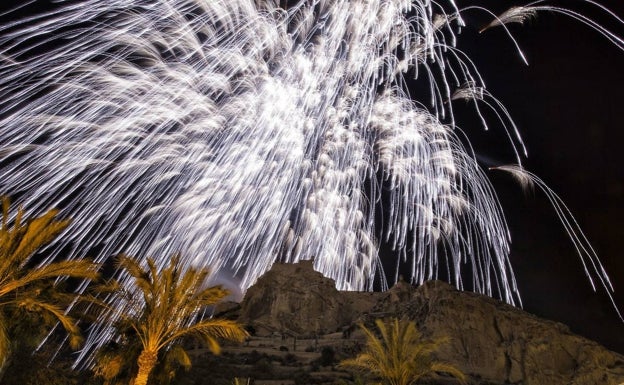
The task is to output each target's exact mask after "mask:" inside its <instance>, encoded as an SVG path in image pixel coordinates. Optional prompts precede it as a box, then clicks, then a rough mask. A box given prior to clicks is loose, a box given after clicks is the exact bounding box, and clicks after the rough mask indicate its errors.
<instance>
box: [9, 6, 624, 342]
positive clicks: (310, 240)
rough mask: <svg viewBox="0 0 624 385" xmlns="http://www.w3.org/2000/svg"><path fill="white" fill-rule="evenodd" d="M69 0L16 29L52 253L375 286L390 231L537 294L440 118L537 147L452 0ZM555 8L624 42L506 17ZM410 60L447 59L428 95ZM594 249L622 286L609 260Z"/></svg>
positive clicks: (22, 105)
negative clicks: (457, 115)
mask: <svg viewBox="0 0 624 385" xmlns="http://www.w3.org/2000/svg"><path fill="white" fill-rule="evenodd" d="M57 3H58V4H57V5H56V6H55V7H54V8H53V9H52V10H49V11H46V12H45V13H43V14H40V15H36V16H30V17H28V18H26V19H21V20H16V21H13V22H11V23H8V24H5V25H3V26H0V33H1V37H0V63H1V64H0V97H1V100H2V104H1V105H0V125H1V127H2V130H1V131H0V143H1V147H0V154H1V155H2V162H1V163H0V191H1V192H2V193H5V194H9V195H11V196H12V197H13V198H14V199H15V200H16V201H18V202H19V203H20V204H22V205H23V206H24V207H25V209H27V210H28V211H29V212H31V213H37V212H43V211H44V210H47V209H48V208H49V207H52V206H56V207H59V208H62V210H63V213H65V215H67V216H71V217H72V218H73V221H72V224H71V226H70V228H69V229H68V230H67V233H66V237H65V238H64V239H62V240H60V241H59V242H57V243H56V244H55V245H54V246H53V247H52V248H51V249H50V250H48V251H49V252H48V255H49V259H50V260H52V259H54V258H57V257H58V256H59V255H60V254H61V253H62V254H63V255H64V256H65V255H69V257H70V258H81V257H82V256H84V255H86V254H89V253H94V252H95V253H96V255H94V257H95V260H96V261H98V262H103V261H105V260H107V259H108V258H109V257H110V256H113V255H116V254H119V253H125V254H128V255H134V256H136V257H137V258H145V257H146V256H154V257H156V258H159V263H160V264H161V266H164V265H165V264H166V263H167V258H168V257H169V256H170V255H173V254H174V253H176V252H178V251H179V252H182V254H183V256H184V258H185V259H184V261H185V263H187V264H193V265H198V266H208V267H210V268H211V269H213V271H215V272H217V273H219V274H220V273H223V272H226V273H228V274H235V275H236V276H237V277H240V280H241V283H240V285H241V288H242V289H243V290H245V289H246V288H247V287H249V286H250V285H251V284H253V283H254V282H255V281H256V279H257V278H258V277H259V276H260V275H262V274H263V273H264V272H265V271H267V270H268V269H269V268H270V267H271V265H272V264H273V263H275V262H276V261H286V262H295V261H299V260H302V259H310V258H314V264H315V268H316V269H317V270H319V271H320V272H322V273H323V274H325V275H326V276H329V277H331V278H333V279H335V281H336V284H337V286H338V288H340V289H349V290H370V289H372V286H373V282H374V279H375V277H376V274H377V276H378V275H382V279H384V278H383V274H380V273H379V271H380V269H381V263H380V256H379V252H378V250H379V244H380V242H387V243H389V244H391V245H392V246H393V248H394V250H396V251H397V255H398V256H399V258H401V259H404V260H405V261H408V262H409V263H410V264H411V275H412V281H413V282H416V283H421V282H423V281H425V280H427V279H433V278H436V277H437V276H438V273H439V271H440V270H441V269H447V270H448V275H449V277H451V278H450V279H451V280H452V281H453V283H454V284H455V285H456V286H457V287H459V288H464V287H466V288H469V289H472V290H475V291H478V292H481V293H484V294H487V295H490V296H499V297H501V298H502V299H504V300H505V301H507V302H509V303H518V301H519V294H518V290H517V286H516V282H515V278H514V274H513V270H512V267H511V263H510V261H509V258H508V255H509V250H510V249H509V231H508V229H507V225H506V223H505V219H504V217H503V214H502V210H501V207H500V204H499V202H498V200H497V197H496V194H495V192H494V190H493V188H492V187H491V185H490V183H489V182H488V179H487V178H486V176H485V174H484V172H483V170H482V169H481V168H480V166H479V165H478V164H477V163H476V161H475V159H474V157H473V156H472V151H470V149H467V148H466V147H465V144H464V143H463V141H462V140H460V139H459V138H458V136H457V131H456V130H455V125H454V123H452V124H449V125H445V124H443V123H442V121H443V120H444V117H448V118H450V119H451V121H452V122H454V118H453V116H452V109H451V105H450V104H449V103H447V102H448V101H450V100H451V99H453V98H461V99H464V98H467V99H470V100H474V101H475V104H476V105H479V104H482V103H485V105H486V106H488V107H489V108H492V109H494V110H495V111H496V114H498V116H499V118H500V121H501V122H502V124H503V126H504V129H505V130H507V133H508V136H509V138H510V140H511V142H512V146H511V147H512V148H513V150H514V151H516V154H517V158H518V162H520V158H521V155H519V154H518V151H517V150H516V148H517V147H520V148H521V152H523V153H524V152H525V150H524V145H523V144H522V140H521V138H520V135H519V133H518V131H517V129H516V127H515V125H514V124H513V121H511V119H510V118H509V114H508V112H507V110H506V109H505V108H504V106H502V104H500V103H499V102H498V101H497V100H496V99H494V98H493V97H492V96H491V95H490V94H489V93H488V92H487V91H486V90H485V85H484V84H483V81H482V79H481V75H480V74H479V73H478V70H477V69H476V68H475V66H474V64H472V62H471V61H470V59H469V58H468V57H466V56H465V55H464V54H463V53H461V52H460V51H458V50H457V48H456V47H455V45H456V40H457V37H458V36H457V35H458V32H459V31H460V29H461V28H462V27H463V26H464V20H463V19H462V17H461V13H462V12H463V10H459V9H458V8H457V6H456V5H455V3H454V2H453V1H452V0H447V1H445V2H443V3H444V4H438V3H435V2H430V1H425V0H367V1H364V0H361V1H353V0H332V1H325V0H302V1H298V2H292V3H293V4H292V5H290V6H284V7H280V6H278V5H277V4H276V2H273V1H269V0H267V1H257V2H254V1H252V0H167V1H165V0H136V1H133V2H129V1H126V0H110V1H105V2H104V1H99V0H84V1H79V2H75V1H64V0H59V1H58V2H57ZM588 3H591V4H594V5H596V4H595V3H593V2H591V1H589V2H588ZM596 6H598V5H596ZM598 7H599V6H598ZM472 8H474V7H472ZM468 9H469V8H466V10H468ZM539 10H554V11H557V12H560V13H564V14H567V15H568V16H572V17H574V18H576V19H578V20H580V21H581V22H583V23H586V24H588V25H589V26H591V27H592V28H595V29H596V30H598V31H599V32H601V33H602V34H603V35H605V36H606V37H607V38H608V39H609V40H611V41H612V42H613V43H614V44H616V45H617V46H618V47H620V48H622V47H623V46H624V43H623V42H622V40H621V39H619V38H617V37H616V36H615V35H613V34H612V33H610V32H609V31H608V30H606V29H604V28H603V27H602V26H600V25H599V24H597V23H595V22H593V21H592V20H591V19H588V18H586V17H585V16H583V15H580V14H579V13H575V12H573V11H569V10H566V9H562V8H555V7H549V6H545V5H542V4H541V2H536V3H533V4H531V5H529V6H527V7H519V8H515V9H512V10H510V11H509V12H508V13H506V14H504V15H502V16H501V17H499V18H497V19H496V20H495V22H493V24H491V25H490V26H488V27H491V26H495V25H500V24H504V23H506V22H518V21H522V20H524V18H526V17H527V16H531V15H532V14H533V13H534V12H535V11H539ZM604 11H605V12H607V13H608V10H606V9H604ZM609 14H610V13H609ZM611 15H612V16H613V17H616V16H615V15H613V14H611ZM618 20H619V19H618ZM620 21H621V20H620ZM503 27H504V25H503ZM510 36H511V35H510ZM514 43H515V42H514ZM520 54H521V53H520ZM433 74H441V75H439V76H438V75H433ZM407 75H409V76H423V75H428V78H429V83H428V84H429V87H430V96H431V100H430V103H429V104H430V105H431V109H430V111H428V110H426V109H425V108H423V107H422V106H421V105H419V104H416V103H415V102H414V101H413V100H412V97H411V96H410V95H409V94H408V91H407V90H406V89H405V87H404V84H405V82H404V79H405V76H407ZM462 84H463V85H465V87H464V88H463V89H460V88H461V87H460V86H461V85H462ZM413 96H415V97H418V96H419V95H413ZM479 115H481V114H480V112H479ZM484 125H485V121H484ZM513 171H514V172H516V171H517V170H516V169H513ZM382 195H383V199H382ZM559 203H560V201H558V200H557V201H556V202H555V203H554V204H555V205H557V204H559ZM378 204H382V205H383V228H382V229H380V228H379V227H378V224H379V223H380V221H379V220H378V219H377V218H376V217H375V214H376V209H375V208H376V206H377V205H378ZM565 212H566V213H568V214H569V212H567V209H565ZM377 214H378V213H377ZM572 225H573V226H574V225H575V224H574V223H572ZM575 234H576V233H575ZM571 237H573V238H574V237H575V236H574V235H572V234H571ZM575 239H576V240H578V241H579V242H580V244H582V245H583V246H580V247H586V246H585V245H587V242H586V240H585V239H584V238H583V237H581V238H575ZM94 250H96V251H94ZM67 253H69V254H67ZM581 258H582V259H583V263H584V266H585V267H586V272H587V274H588V275H589V276H590V277H591V276H596V277H599V280H600V282H601V283H602V284H603V285H604V286H605V287H606V288H607V289H609V290H610V289H611V287H610V284H609V281H608V277H607V275H606V273H605V272H604V270H603V269H602V267H601V266H600V265H599V262H597V258H594V256H593V255H592V257H591V258H590V259H589V262H587V260H586V259H584V258H585V256H584V254H581ZM463 269H467V270H468V271H469V272H470V273H471V274H472V282H470V283H465V282H463V281H462V274H461V272H462V270H463ZM102 330H103V331H101V332H100V333H99V334H98V336H96V337H92V340H94V339H98V338H100V339H101V338H104V337H105V336H107V332H106V331H105V330H104V329H102ZM96 334H97V333H96Z"/></svg>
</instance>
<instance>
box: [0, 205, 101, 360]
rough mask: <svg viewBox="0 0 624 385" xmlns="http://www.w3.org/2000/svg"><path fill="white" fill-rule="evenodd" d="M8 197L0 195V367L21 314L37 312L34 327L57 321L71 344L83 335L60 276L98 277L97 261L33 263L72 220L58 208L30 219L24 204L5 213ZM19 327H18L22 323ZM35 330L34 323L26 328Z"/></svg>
mask: <svg viewBox="0 0 624 385" xmlns="http://www.w3.org/2000/svg"><path fill="white" fill-rule="evenodd" d="M9 208H10V202H9V199H8V198H6V197H4V198H2V223H1V226H0V372H1V371H2V369H4V368H5V366H6V363H7V362H8V360H9V357H10V354H11V350H12V348H14V347H15V345H16V344H17V342H19V341H15V334H19V333H18V332H17V331H18V330H23V329H24V325H23V324H22V321H23V320H24V319H25V318H33V317H34V318H35V319H36V320H37V323H38V325H36V326H38V327H40V326H42V325H44V326H52V325H55V324H56V323H57V322H58V323H60V324H61V325H62V326H63V328H64V329H65V330H66V331H67V332H68V334H69V342H70V345H71V346H72V348H77V347H78V345H79V344H80V342H81V341H82V338H81V335H80V331H79V329H78V327H77V325H76V323H75V320H74V319H73V318H72V317H70V316H69V315H68V314H67V312H66V310H65V309H66V307H67V306H68V305H69V304H70V303H71V302H72V301H75V299H76V297H77V296H76V295H72V294H68V293H63V292H62V291H61V290H59V286H60V285H59V280H58V278H61V277H72V278H79V279H88V280H93V279H96V278H97V277H98V272H97V271H98V266H97V265H96V264H94V263H93V262H91V261H89V260H86V259H82V260H71V261H69V260H63V261H56V262H49V263H39V264H36V263H35V261H34V260H33V259H34V258H33V257H34V256H35V255H36V252H37V251H38V250H39V249H40V248H41V247H43V246H45V245H47V244H48V243H50V242H51V241H52V240H54V239H55V238H56V237H57V236H58V235H59V234H60V233H61V232H62V231H63V230H64V229H65V228H66V227H67V226H68V225H69V223H70V221H69V220H56V219H55V217H56V215H57V214H58V211H57V210H50V211H48V212H46V213H45V214H43V215H41V216H39V217H36V218H34V219H30V220H24V212H23V210H22V208H19V209H18V210H17V214H16V215H15V218H14V219H13V220H11V217H10V215H9ZM20 328H21V329H20ZM30 332H31V334H33V333H32V332H33V329H31V330H30Z"/></svg>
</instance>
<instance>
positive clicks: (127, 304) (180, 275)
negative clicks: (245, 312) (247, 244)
mask: <svg viewBox="0 0 624 385" xmlns="http://www.w3.org/2000/svg"><path fill="white" fill-rule="evenodd" d="M118 263H119V267H120V268H121V269H122V270H123V271H124V272H125V273H127V274H128V275H129V276H130V277H131V282H132V284H133V288H134V289H136V291H137V292H138V293H140V295H132V294H134V293H129V292H127V291H124V290H121V289H120V290H117V291H115V292H113V295H112V298H111V302H110V303H111V309H123V312H121V314H114V317H118V318H119V321H118V322H119V324H120V325H124V328H126V330H128V331H130V330H131V332H130V335H132V336H133V337H132V338H135V339H138V341H139V342H140V353H139V354H138V357H137V358H136V364H137V365H136V376H135V378H134V385H145V384H146V383H147V380H148V378H149V376H150V373H151V372H152V371H153V369H154V368H155V367H156V364H157V363H158V358H159V354H160V355H161V356H162V354H161V353H163V352H170V353H175V354H173V355H174V356H175V357H176V361H178V362H181V363H183V366H187V365H190V359H188V356H187V355H186V352H185V351H184V349H180V347H179V346H176V343H179V342H180V341H181V340H182V339H183V338H185V337H191V338H196V339H198V340H200V341H203V342H204V343H205V344H206V345H207V346H208V348H209V349H210V350H211V351H212V352H213V353H215V354H219V352H220V350H221V348H220V345H219V342H218V339H225V340H233V341H242V340H244V339H245V338H246V337H247V335H248V334H247V332H246V331H245V330H244V329H243V328H242V327H241V326H240V325H239V324H238V323H236V322H234V321H230V320H224V319H214V318H203V319H202V318H201V317H200V315H201V314H203V313H202V310H204V309H206V308H207V307H210V306H213V305H215V304H217V303H218V302H220V301H221V300H222V299H223V298H224V297H226V296H227V295H228V294H229V293H228V291H227V290H225V289H223V288H221V287H220V286H210V287H206V286H205V281H206V278H207V277H208V275H209V271H208V270H207V269H196V268H192V267H189V268H187V269H183V268H182V266H181V265H180V256H179V255H175V256H173V257H172V258H171V260H170V262H169V265H168V266H167V267H166V268H164V269H162V270H160V271H159V270H158V267H157V266H156V262H155V260H154V259H152V258H147V267H146V268H144V267H143V266H141V265H140V264H139V262H137V261H136V260H134V259H132V258H130V257H127V256H122V257H120V258H119V262H118ZM118 330H119V328H118ZM126 335H128V333H126ZM104 357H106V355H104ZM112 357H114V355H113V356H111V355H109V356H108V358H106V360H111V359H112ZM106 360H100V364H99V365H98V366H96V373H98V372H99V373H101V374H104V373H106V376H107V377H108V378H109V380H107V381H110V378H112V377H114V375H115V374H116V373H115V372H116V371H117V369H116V368H115V367H114V366H115V365H116V364H115V362H116V361H111V362H110V363H109V364H108V365H111V366H110V367H107V364H106ZM119 369H121V367H120V368H119Z"/></svg>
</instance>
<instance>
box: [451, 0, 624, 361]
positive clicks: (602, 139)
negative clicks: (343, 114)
mask: <svg viewBox="0 0 624 385" xmlns="http://www.w3.org/2000/svg"><path fill="white" fill-rule="evenodd" d="M516 3H518V4H521V2H513V1H501V0H481V1H479V0H461V1H459V5H460V6H466V5H472V4H480V5H483V6H485V7H486V8H488V9H491V10H492V11H495V12H497V13H500V12H502V11H503V10H505V9H506V8H507V7H509V6H511V5H512V4H516ZM611 3H618V4H619V5H618V4H611ZM623 3H624V2H621V1H610V4H608V5H609V6H610V7H611V9H612V10H614V11H615V12H616V13H618V14H619V15H620V16H624V4H623ZM553 4H559V5H563V6H571V7H573V8H574V9H577V10H581V11H583V12H584V13H585V14H588V15H591V16H595V17H596V18H597V20H598V21H600V22H602V23H604V24H605V25H606V26H608V27H610V28H612V30H613V31H614V32H615V33H616V34H618V35H619V36H624V26H622V25H618V24H617V23H614V22H613V21H612V20H610V19H608V18H606V17H604V14H601V13H600V12H594V10H592V9H590V8H589V7H587V5H586V4H585V5H584V4H583V3H582V2H581V1H574V0H568V1H559V2H553ZM605 4H606V3H605ZM465 18H466V21H467V22H468V24H470V25H474V26H475V27H481V26H483V25H484V24H486V23H487V22H489V21H490V20H491V17H490V16H488V15H487V14H485V13H484V12H477V11H472V12H468V13H466V14H465ZM511 31H512V32H513V35H514V36H515V38H516V39H517V40H518V43H519V44H520V46H521V47H522V49H523V51H524V53H525V54H526V56H527V58H528V60H529V63H530V65H529V66H528V67H527V66H525V65H524V64H523V63H522V61H521V59H520V57H519V56H518V54H517V52H516V51H515V48H514V45H513V44H512V42H511V41H510V40H509V38H508V37H507V36H506V35H505V34H504V33H503V31H502V29H500V28H498V29H494V30H490V31H486V32H485V33H483V34H478V33H477V32H476V29H474V28H471V27H467V28H466V29H464V30H463V32H462V34H461V35H460V39H459V47H460V48H461V49H463V50H464V51H466V52H467V54H468V55H469V56H470V58H471V59H472V60H474V61H475V63H476V64H477V66H478V67H479V69H480V70H481V74H482V75H483V77H484V79H485V81H486V84H487V86H488V89H489V90H490V92H491V93H492V94H494V95H495V96H496V97H497V98H498V99H499V100H501V101H502V102H503V103H504V105H505V106H506V107H507V108H508V109H509V111H510V113H511V115H512V117H513V118H514V120H515V122H516V123H517V124H518V127H519V128H520V130H521V132H522V136H523V138H524V140H525V143H526V145H527V147H528V151H529V157H528V159H526V160H525V161H524V165H525V167H526V168H527V169H528V170H530V171H532V172H534V173H536V174H537V175H538V176H540V177H541V178H542V179H543V180H544V181H546V183H547V184H548V185H549V186H550V187H551V188H552V189H553V190H555V191H556V192H557V193H558V194H559V195H560V196H561V197H562V198H563V199H564V201H565V202H566V203H567V204H568V206H569V208H570V209H571V211H572V212H573V213H574V215H575V217H576V218H577V220H578V222H579V224H580V225H581V227H582V229H583V230H584V231H585V233H586V235H587V237H588V238H589V240H590V241H591V243H592V244H593V246H594V247H595V249H596V251H597V253H598V255H599V256H600V258H601V260H602V261H603V263H604V265H605V268H606V270H607V271H608V273H609V274H610V276H611V278H612V280H613V283H614V285H615V290H616V295H615V298H616V301H617V303H618V305H619V307H620V309H624V261H623V260H622V254H623V253H622V247H621V242H622V239H624V205H623V200H624V167H623V165H624V163H623V162H622V160H621V159H620V154H621V153H622V152H623V143H624V130H623V128H624V127H622V126H623V125H624V124H623V123H622V122H623V121H624V120H623V119H624V105H623V103H622V102H623V99H624V98H623V97H622V95H623V93H624V71H623V70H624V52H623V51H620V50H618V49H617V48H616V47H615V46H614V45H612V44H610V43H609V42H608V41H607V40H606V39H605V38H603V37H601V36H600V35H599V34H598V33H596V32H594V31H592V30H591V29H590V28H588V27H586V26H583V25H581V23H579V22H575V21H573V20H572V19H570V18H567V17H565V16H561V15H556V14H551V13H541V14H540V15H539V16H538V18H537V19H534V20H532V21H531V22H529V23H528V25H525V26H517V25H516V26H512V27H511ZM457 113H458V115H457V118H458V123H459V125H460V126H461V128H462V129H463V130H465V131H466V132H468V133H469V135H470V139H471V142H472V144H473V145H474V146H475V150H476V152H477V153H478V154H479V156H480V157H481V158H482V159H487V160H488V162H489V163H490V164H487V165H484V166H490V165H495V164H500V165H502V164H507V163H510V162H514V158H513V152H512V151H511V147H510V145H509V143H508V142H507V141H506V139H504V136H503V135H502V134H501V133H502V129H500V128H498V127H496V126H495V125H494V124H493V125H492V127H491V131H490V132H488V133H484V132H483V131H482V128H481V127H480V126H479V125H478V124H477V120H476V119H475V115H474V113H473V110H472V109H471V108H459V107H458V110H457ZM489 176H490V178H491V180H492V183H493V184H494V186H495V188H496V190H497V191H498V193H499V197H500V199H501V203H502V205H503V208H504V210H505V213H506V215H507V220H508V223H509V225H510V227H511V232H512V242H513V244H512V255H511V260H512V264H513V266H514V267H515V272H516V275H517V280H518V283H519V286H520V291H521V294H522V298H523V301H524V309H525V310H527V311H529V312H531V313H534V314H537V315H539V316H542V317H545V318H548V319H552V320H556V321H561V322H563V323H565V324H567V325H569V326H570V327H571V329H572V330H573V331H574V332H577V333H579V334H582V335H585V336H587V337H590V338H593V339H595V340H597V341H599V342H600V343H602V344H604V345H605V346H607V347H609V348H610V349H613V350H616V351H618V352H620V353H624V323H623V322H621V321H620V320H619V319H618V317H617V315H616V313H615V311H614V310H613V309H612V307H611V305H610V303H609V300H608V298H607V296H606V295H605V294H604V292H600V291H599V292H598V293H593V292H591V289H590V286H589V282H588V280H587V279H586V278H585V276H584V274H583V270H582V265H581V263H580V261H579V260H578V258H577V256H576V254H575V251H574V249H573V246H572V243H571V242H570V241H569V240H568V239H567V237H566V234H565V233H564V230H563V227H562V226H561V225H560V224H559V223H558V222H557V219H556V217H555V213H554V211H553V210H552V209H551V207H550V205H549V203H548V201H547V200H546V198H545V196H544V195H543V194H542V193H541V192H539V191H535V193H529V194H525V193H523V191H522V189H521V187H520V186H519V185H518V184H517V183H516V182H515V181H514V180H513V179H512V178H511V177H509V176H508V175H506V174H503V173H500V172H490V173H489Z"/></svg>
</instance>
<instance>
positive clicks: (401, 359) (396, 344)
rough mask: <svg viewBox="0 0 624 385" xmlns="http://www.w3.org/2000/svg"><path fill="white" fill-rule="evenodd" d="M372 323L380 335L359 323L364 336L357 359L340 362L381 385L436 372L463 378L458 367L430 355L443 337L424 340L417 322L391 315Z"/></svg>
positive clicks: (406, 384)
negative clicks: (379, 336)
mask: <svg viewBox="0 0 624 385" xmlns="http://www.w3.org/2000/svg"><path fill="white" fill-rule="evenodd" d="M375 325H376V326H377V329H378V331H379V334H380V335H381V338H378V337H377V336H376V335H375V333H374V332H373V331H371V330H369V329H367V328H366V327H365V326H363V325H361V328H362V330H363V331H364V334H365V335H366V347H365V348H364V351H363V352H362V353H361V354H359V355H358V356H357V357H356V358H354V359H349V360H345V361H342V362H341V364H340V365H341V366H342V367H344V368H351V369H355V370H356V371H359V372H361V373H365V374H368V375H369V376H370V377H372V379H373V380H375V381H378V382H379V383H381V384H383V385H412V384H416V383H417V382H418V381H419V380H421V379H422V378H424V377H435V376H437V375H438V373H446V374H449V375H451V376H453V377H455V378H457V379H459V380H460V381H461V382H464V381H465V376H464V374H463V373H462V372H461V371H460V370H459V369H457V368H456V367H454V366H453V365H450V364H446V363H443V362H439V361H436V360H435V359H434V358H433V356H432V354H433V353H434V352H435V351H436V350H437V349H438V348H439V347H440V345H441V344H442V343H444V342H445V341H446V340H445V339H438V340H429V341H425V340H423V339H422V336H421V334H420V332H419V331H418V329H417V328H416V324H415V323H414V322H413V321H408V320H405V319H401V320H399V319H396V318H393V319H390V320H389V321H388V322H384V321H382V320H379V319H378V320H376V321H375Z"/></svg>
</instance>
